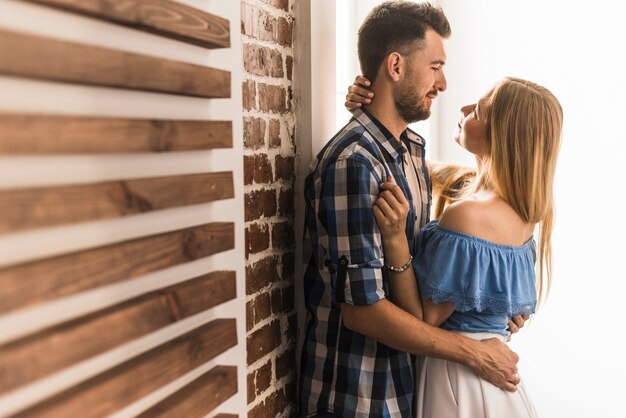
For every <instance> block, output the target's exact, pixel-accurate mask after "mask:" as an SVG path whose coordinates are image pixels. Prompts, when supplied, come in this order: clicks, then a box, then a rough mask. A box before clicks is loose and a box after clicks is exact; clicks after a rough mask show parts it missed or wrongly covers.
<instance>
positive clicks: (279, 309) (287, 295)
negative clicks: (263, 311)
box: [272, 285, 295, 315]
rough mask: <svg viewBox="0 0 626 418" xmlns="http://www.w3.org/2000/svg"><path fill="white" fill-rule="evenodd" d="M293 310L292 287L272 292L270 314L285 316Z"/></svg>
mask: <svg viewBox="0 0 626 418" xmlns="http://www.w3.org/2000/svg"><path fill="white" fill-rule="evenodd" d="M294 309H295V305H294V288H293V285H289V287H285V288H282V289H274V290H272V313H273V314H275V315H280V314H286V313H289V312H291V311H293V310H294Z"/></svg>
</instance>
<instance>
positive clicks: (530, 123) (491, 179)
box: [373, 78, 563, 418]
mask: <svg viewBox="0 0 626 418" xmlns="http://www.w3.org/2000/svg"><path fill="white" fill-rule="evenodd" d="M461 113H462V116H461V119H460V121H459V123H458V129H457V131H456V133H455V140H456V142H458V143H459V144H460V145H461V146H462V147H464V148H465V149H466V150H468V151H469V152H471V153H472V154H474V155H475V157H476V162H477V172H476V176H475V178H474V180H473V181H472V182H471V184H469V185H468V186H466V187H465V188H464V190H462V191H461V193H460V195H459V196H455V199H457V200H456V201H455V202H454V203H452V204H450V205H449V206H448V207H446V208H445V210H444V211H443V214H442V215H441V218H440V220H439V221H433V222H430V223H428V224H427V225H426V226H425V227H424V229H423V230H422V232H421V235H420V238H419V242H418V244H417V246H416V248H415V249H414V251H413V252H411V251H410V249H409V247H408V244H407V241H406V235H405V233H404V228H405V225H406V216H407V213H408V203H407V200H406V198H405V197H404V196H403V194H402V192H401V191H400V189H399V188H398V187H397V186H395V185H394V184H392V183H391V182H389V183H384V184H383V185H382V186H381V189H382V190H383V191H382V192H381V195H380V197H379V198H378V200H377V201H376V202H375V204H374V209H373V210H374V215H375V216H376V221H377V223H378V225H379V227H380V229H381V233H382V236H383V246H384V251H385V264H386V266H387V268H389V269H390V270H391V271H392V272H394V271H395V277H392V278H390V286H391V289H390V291H391V297H392V300H393V301H394V302H395V303H396V304H398V305H400V306H401V307H403V308H404V309H406V310H407V311H408V312H411V313H413V314H414V315H416V316H418V317H419V318H421V319H423V320H424V321H426V322H428V323H430V324H433V325H436V326H441V327H443V328H445V329H448V330H451V331H454V332H459V333H462V334H463V335H466V336H468V337H471V338H476V339H484V338H493V337H494V336H496V337H498V338H500V339H502V340H503V341H504V340H506V338H507V336H508V335H509V332H508V331H507V323H508V321H509V319H510V318H511V317H512V316H515V315H520V314H531V313H533V312H534V311H535V306H536V303H537V301H538V300H541V299H542V296H543V295H544V291H546V290H547V289H548V288H549V284H550V276H551V233H552V222H553V217H554V209H553V192H552V186H553V178H554V170H555V165H556V159H557V154H558V150H559V145H560V140H561V128H562V120H563V113H562V109H561V106H560V104H559V102H558V100H557V99H556V98H555V97H554V95H553V94H552V93H550V91H548V90H547V89H545V88H543V87H541V86H539V85H537V84H534V83H532V82H529V81H525V80H521V79H516V78H505V79H504V80H502V81H501V82H500V83H499V84H498V85H496V87H494V88H493V89H492V90H491V91H490V92H489V93H487V94H486V95H485V96H484V97H483V98H482V99H480V100H479V101H478V103H476V104H472V105H467V106H464V107H463V108H461ZM535 230H538V236H539V238H538V245H537V244H536V243H535V240H534V239H533V232H534V231H535ZM537 252H538V255H539V260H538V270H539V280H537V283H538V292H537V290H536V287H535V277H536V276H535V267H534V266H535V261H536V253H537ZM412 254H413V256H414V259H413V263H412V268H409V269H407V270H405V271H403V272H398V271H397V270H398V269H396V267H394V266H403V265H404V264H405V263H406V261H407V260H408V259H410V258H412ZM394 269H395V270H394ZM415 278H417V282H418V283H417V285H418V286H416V285H415ZM537 294H538V295H537ZM417 379H418V385H417V395H416V405H417V417H418V418H427V417H448V416H455V417H504V416H505V417H534V416H536V412H535V410H534V407H533V405H532V402H531V401H530V399H529V398H528V395H527V393H526V390H525V388H524V385H523V384H522V383H520V384H519V385H518V390H517V392H514V393H510V392H505V391H502V390H500V389H498V388H497V387H495V386H493V385H491V384H490V383H488V382H486V381H484V380H482V379H480V378H479V377H478V376H476V375H475V374H474V373H473V372H472V371H471V370H470V369H469V368H467V367H465V366H463V365H460V364H457V363H452V362H448V361H445V360H440V359H435V358H424V359H423V361H422V364H421V368H420V372H419V373H418V376H417Z"/></svg>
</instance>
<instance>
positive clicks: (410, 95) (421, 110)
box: [393, 73, 430, 123]
mask: <svg viewBox="0 0 626 418" xmlns="http://www.w3.org/2000/svg"><path fill="white" fill-rule="evenodd" d="M409 77H410V74H408V73H407V74H406V78H405V80H404V82H402V83H401V84H400V85H398V86H397V87H395V89H394V98H393V101H394V104H395V106H396V110H397V111H398V114H399V115H400V117H401V118H402V119H404V120H405V121H406V122H407V123H413V122H418V121H420V120H425V119H428V118H429V117H430V109H427V108H426V107H425V106H424V101H425V96H420V95H419V93H418V92H417V88H416V87H415V85H413V84H412V83H411V82H410V81H408V78H409Z"/></svg>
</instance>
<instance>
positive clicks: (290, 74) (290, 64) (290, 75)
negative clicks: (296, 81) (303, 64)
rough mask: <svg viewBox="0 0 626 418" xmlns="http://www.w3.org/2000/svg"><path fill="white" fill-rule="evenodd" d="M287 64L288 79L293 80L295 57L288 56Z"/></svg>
mask: <svg viewBox="0 0 626 418" xmlns="http://www.w3.org/2000/svg"><path fill="white" fill-rule="evenodd" d="M286 64H287V79H288V80H293V57H292V56H291V55H287V59H286Z"/></svg>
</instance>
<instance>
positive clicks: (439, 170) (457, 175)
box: [427, 161, 476, 219]
mask: <svg viewBox="0 0 626 418" xmlns="http://www.w3.org/2000/svg"><path fill="white" fill-rule="evenodd" d="M427 165H428V172H429V174H430V182H431V184H432V191H433V205H432V218H433V219H439V218H441V215H443V211H444V209H445V208H446V207H447V206H448V205H450V204H452V203H454V202H456V201H457V200H460V199H461V198H462V197H463V196H464V195H465V194H466V193H467V192H468V190H469V187H470V186H471V185H472V183H473V182H474V179H475V178H476V169H474V168H469V167H463V166H460V165H455V164H447V163H439V162H431V161H429V162H428V163H427Z"/></svg>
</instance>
